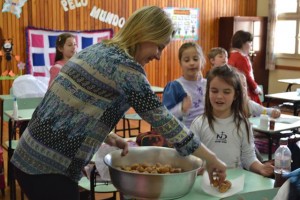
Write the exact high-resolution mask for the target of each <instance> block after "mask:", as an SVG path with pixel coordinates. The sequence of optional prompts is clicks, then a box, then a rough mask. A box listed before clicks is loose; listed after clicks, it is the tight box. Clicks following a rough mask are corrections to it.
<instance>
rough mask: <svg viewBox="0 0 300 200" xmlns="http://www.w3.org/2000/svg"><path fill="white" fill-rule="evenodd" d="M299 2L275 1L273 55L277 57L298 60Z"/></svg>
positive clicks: (299, 32) (299, 55)
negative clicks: (275, 15)
mask: <svg viewBox="0 0 300 200" xmlns="http://www.w3.org/2000/svg"><path fill="white" fill-rule="evenodd" d="M299 5H300V0H288V1H287V0H276V9H277V14H278V18H277V23H276V29H275V53H276V55H277V57H295V58H296V57H298V58H300V30H299V29H300V25H299V23H300V9H299Z"/></svg>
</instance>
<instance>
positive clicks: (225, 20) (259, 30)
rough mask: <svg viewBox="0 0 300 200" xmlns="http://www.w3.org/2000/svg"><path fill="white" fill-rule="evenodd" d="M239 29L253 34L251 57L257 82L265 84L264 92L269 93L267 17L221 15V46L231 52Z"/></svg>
mask: <svg viewBox="0 0 300 200" xmlns="http://www.w3.org/2000/svg"><path fill="white" fill-rule="evenodd" d="M238 30H244V31H248V32H250V33H252V34H253V45H252V46H253V47H252V48H253V49H252V51H251V53H250V55H249V56H250V59H251V61H252V65H253V72H254V77H255V80H256V82H257V83H258V84H259V85H262V86H263V89H264V94H267V93H268V82H269V71H268V70H266V69H265V62H266V40H267V17H220V19H219V46H220V47H223V48H225V49H226V50H227V51H228V53H229V52H230V46H231V38H232V36H233V35H234V33H235V32H236V31H238Z"/></svg>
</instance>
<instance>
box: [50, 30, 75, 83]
mask: <svg viewBox="0 0 300 200" xmlns="http://www.w3.org/2000/svg"><path fill="white" fill-rule="evenodd" d="M76 50H77V43H76V38H75V36H74V35H72V34H70V33H62V34H60V35H58V36H57V38H56V54H55V60H54V61H55V64H54V65H53V66H52V67H51V68H50V80H49V87H50V85H51V83H52V81H53V80H54V79H55V77H56V76H57V75H58V73H59V71H60V69H61V68H62V66H64V64H66V62H67V61H68V60H69V59H70V58H71V57H72V56H73V55H74V54H75V53H76Z"/></svg>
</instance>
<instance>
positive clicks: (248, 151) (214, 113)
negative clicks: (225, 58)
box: [191, 65, 274, 176]
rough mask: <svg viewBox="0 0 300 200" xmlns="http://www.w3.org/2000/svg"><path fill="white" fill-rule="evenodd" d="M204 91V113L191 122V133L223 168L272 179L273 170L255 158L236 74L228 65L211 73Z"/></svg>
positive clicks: (242, 93) (245, 108) (242, 90)
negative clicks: (236, 169) (242, 169)
mask: <svg viewBox="0 0 300 200" xmlns="http://www.w3.org/2000/svg"><path fill="white" fill-rule="evenodd" d="M206 91H207V92H206V95H205V112H204V114H203V115H202V116H199V117H198V118H196V119H195V120H194V121H193V123H192V125H191V130H192V131H193V132H194V133H195V135H197V136H198V137H199V138H200V139H201V141H202V143H203V144H205V145H206V146H207V147H208V148H209V149H210V150H212V151H213V152H214V153H215V154H216V155H217V156H218V157H219V158H220V159H221V160H222V161H223V162H225V163H226V164H227V167H229V168H246V169H247V170H250V171H253V172H256V173H258V174H261V175H263V176H271V175H273V170H274V166H272V165H270V164H262V163H261V162H260V161H259V160H258V159H257V158H256V155H255V150H254V147H255V145H254V140H253V133H252V130H251V126H250V123H249V121H248V112H247V101H246V99H245V98H244V92H246V91H245V90H244V88H243V86H242V83H241V79H240V75H239V72H237V70H236V69H234V68H231V67H229V66H228V65H224V66H221V67H216V68H214V69H212V70H211V71H210V73H209V74H208V77H207V87H206Z"/></svg>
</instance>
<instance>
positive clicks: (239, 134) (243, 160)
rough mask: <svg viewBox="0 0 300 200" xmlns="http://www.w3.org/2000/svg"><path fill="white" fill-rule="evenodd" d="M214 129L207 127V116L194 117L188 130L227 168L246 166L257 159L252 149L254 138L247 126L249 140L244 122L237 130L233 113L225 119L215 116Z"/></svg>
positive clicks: (248, 166)
mask: <svg viewBox="0 0 300 200" xmlns="http://www.w3.org/2000/svg"><path fill="white" fill-rule="evenodd" d="M213 127H214V131H213V130H212V129H211V128H210V127H209V125H208V121H207V118H205V119H203V116H200V117H198V118H196V119H195V120H194V121H193V123H192V125H191V127H190V130H191V131H192V132H193V133H194V134H195V136H196V137H199V139H200V141H201V142H202V143H203V144H204V145H205V146H207V147H208V148H209V149H210V150H211V151H213V152H214V153H215V154H216V155H217V157H218V158H219V159H221V160H222V161H223V162H225V163H226V165H227V167H228V168H246V169H248V170H249V168H250V166H251V164H252V163H253V162H255V161H257V158H256V155H255V150H254V147H255V145H254V139H253V133H252V129H251V127H249V134H250V138H249V142H248V137H247V131H246V126H245V123H244V122H243V123H241V126H240V129H239V131H238V130H237V126H236V124H235V122H234V120H233V115H232V116H230V117H228V118H226V119H218V118H216V120H215V121H213Z"/></svg>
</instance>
